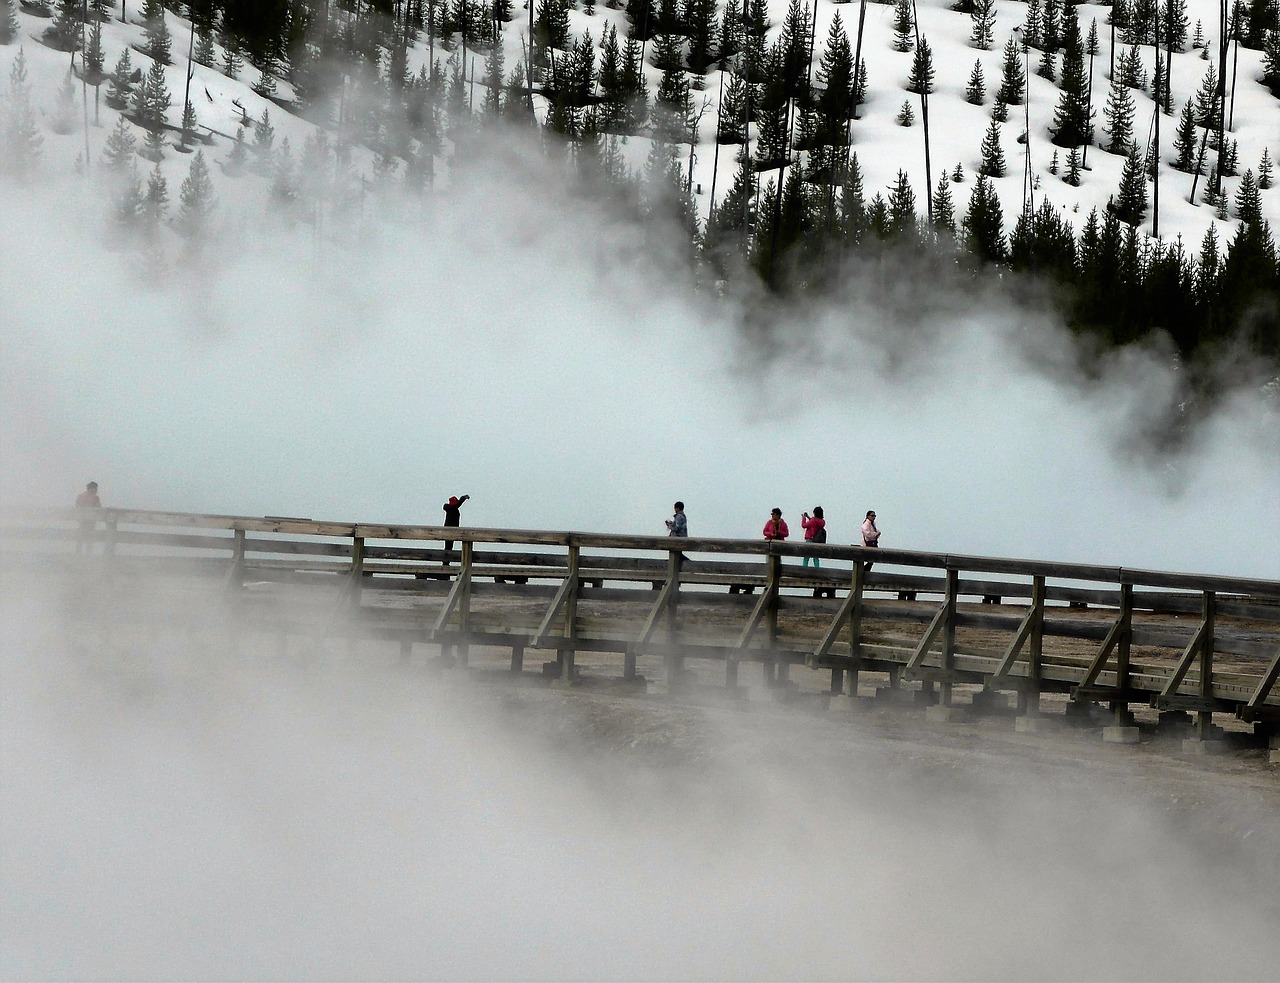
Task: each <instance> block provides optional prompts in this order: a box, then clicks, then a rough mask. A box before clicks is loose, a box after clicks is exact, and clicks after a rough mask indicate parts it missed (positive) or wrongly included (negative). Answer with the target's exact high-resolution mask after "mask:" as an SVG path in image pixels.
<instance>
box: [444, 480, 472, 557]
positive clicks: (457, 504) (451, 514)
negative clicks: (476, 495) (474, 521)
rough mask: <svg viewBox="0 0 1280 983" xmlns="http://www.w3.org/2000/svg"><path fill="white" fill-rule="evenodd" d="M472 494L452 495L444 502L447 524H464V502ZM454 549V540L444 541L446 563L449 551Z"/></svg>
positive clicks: (445, 522)
mask: <svg viewBox="0 0 1280 983" xmlns="http://www.w3.org/2000/svg"><path fill="white" fill-rule="evenodd" d="M470 497H471V496H470V495H462V496H458V495H451V496H450V497H449V501H447V502H445V503H444V524H445V526H460V525H462V503H463V502H465V501H466V500H467V499H468V498H470ZM451 549H453V540H452V539H446V540H445V541H444V564H445V566H448V565H449V551H450V550H451Z"/></svg>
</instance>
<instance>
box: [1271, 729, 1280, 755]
mask: <svg viewBox="0 0 1280 983" xmlns="http://www.w3.org/2000/svg"><path fill="white" fill-rule="evenodd" d="M1268 747H1270V748H1271V750H1273V751H1280V733H1276V734H1272V735H1271V738H1270V739H1269V741H1268Z"/></svg>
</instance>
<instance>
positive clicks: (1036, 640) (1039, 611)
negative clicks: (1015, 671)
mask: <svg viewBox="0 0 1280 983" xmlns="http://www.w3.org/2000/svg"><path fill="white" fill-rule="evenodd" d="M1044 598H1045V589H1044V576H1043V575H1042V574H1036V575H1035V576H1033V577H1032V578H1031V637H1030V638H1029V639H1028V640H1027V644H1028V645H1029V647H1030V652H1029V653H1028V654H1027V683H1028V686H1029V687H1030V688H1029V689H1027V690H1024V691H1023V693H1022V695H1023V696H1025V698H1026V699H1025V705H1024V707H1023V708H1022V709H1023V710H1024V711H1025V712H1026V713H1028V714H1036V713H1039V712H1040V686H1041V681H1042V678H1043V675H1042V673H1043V667H1042V660H1043V658H1044Z"/></svg>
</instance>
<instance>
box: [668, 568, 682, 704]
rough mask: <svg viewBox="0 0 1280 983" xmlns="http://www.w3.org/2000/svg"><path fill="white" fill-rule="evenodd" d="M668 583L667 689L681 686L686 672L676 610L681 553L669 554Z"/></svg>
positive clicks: (678, 595)
mask: <svg viewBox="0 0 1280 983" xmlns="http://www.w3.org/2000/svg"><path fill="white" fill-rule="evenodd" d="M667 583H668V584H670V585H671V600H670V601H668V602H667V687H668V689H670V688H672V687H675V686H678V685H680V674H681V673H682V672H683V671H684V656H683V655H682V654H681V653H680V650H679V649H678V648H677V647H676V642H677V634H676V608H677V606H678V605H679V603H680V552H679V550H671V551H670V552H668V554H667Z"/></svg>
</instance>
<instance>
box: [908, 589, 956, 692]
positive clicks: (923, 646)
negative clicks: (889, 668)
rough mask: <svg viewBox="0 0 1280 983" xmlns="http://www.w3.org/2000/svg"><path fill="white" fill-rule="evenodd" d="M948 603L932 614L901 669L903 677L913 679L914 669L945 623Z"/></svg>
mask: <svg viewBox="0 0 1280 983" xmlns="http://www.w3.org/2000/svg"><path fill="white" fill-rule="evenodd" d="M950 609H951V608H950V605H948V604H943V605H942V607H941V608H939V609H938V613H937V614H935V615H934V616H933V621H932V622H930V624H929V630H928V631H926V632H925V633H924V638H922V639H920V644H919V645H917V646H916V650H915V651H914V652H912V653H911V660H910V661H909V662H908V663H907V664H906V666H905V667H904V668H903V670H902V678H903V679H914V678H915V674H916V670H918V669H919V668H920V665H921V663H923V662H924V657H925V656H926V655H927V654H928V653H929V649H930V648H931V647H932V645H933V643H934V640H935V639H936V638H937V637H938V633H939V632H940V631H942V626H943V625H945V624H946V623H947V620H948V619H947V615H948V612H949V611H950Z"/></svg>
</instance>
